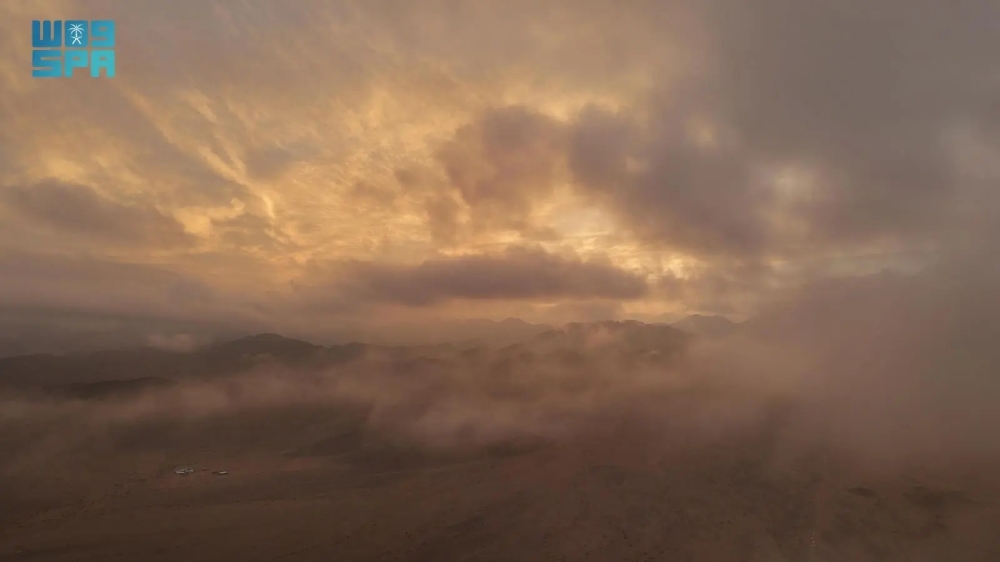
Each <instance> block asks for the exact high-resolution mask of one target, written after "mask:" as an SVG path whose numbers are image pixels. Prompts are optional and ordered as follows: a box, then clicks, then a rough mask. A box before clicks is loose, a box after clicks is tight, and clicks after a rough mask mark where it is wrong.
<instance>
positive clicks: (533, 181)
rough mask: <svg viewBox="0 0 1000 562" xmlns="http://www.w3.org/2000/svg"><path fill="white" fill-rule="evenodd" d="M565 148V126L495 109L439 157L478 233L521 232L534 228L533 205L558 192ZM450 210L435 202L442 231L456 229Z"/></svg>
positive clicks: (432, 212) (433, 213)
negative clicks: (492, 230)
mask: <svg viewBox="0 0 1000 562" xmlns="http://www.w3.org/2000/svg"><path fill="white" fill-rule="evenodd" d="M563 145H564V141H563V130H562V127H561V126H560V125H559V124H557V123H555V122H553V121H552V120H551V119H549V118H547V117H545V116H543V115H541V114H539V113H537V112H535V111H532V110H530V109H529V108H525V107H520V106H512V107H504V108H496V109H491V110H489V111H487V112H486V113H485V114H483V116H482V118H481V119H480V120H478V121H476V122H474V123H471V124H469V125H467V126H465V127H462V128H461V129H459V130H458V131H457V132H456V133H455V136H454V138H453V139H451V140H450V141H449V142H447V143H446V144H445V145H444V146H442V147H441V149H440V150H439V151H438V154H437V158H438V161H439V163H440V165H441V167H442V168H443V169H444V172H445V174H446V175H447V177H448V180H449V184H448V187H449V188H451V189H454V191H455V192H456V194H457V196H458V197H459V198H460V199H461V200H462V201H463V202H464V203H466V204H467V205H468V207H469V208H470V210H471V213H472V222H473V227H474V228H501V229H502V228H511V229H515V230H521V229H530V224H529V218H530V217H529V215H530V213H531V210H532V205H533V204H534V203H535V202H537V201H539V200H543V199H545V198H546V197H549V196H550V195H551V194H552V192H553V189H554V187H555V183H556V180H557V173H558V164H559V162H560V157H561V156H562V154H563V152H564V149H563ZM404 177H405V176H404ZM447 205H448V204H447V202H446V201H442V200H441V199H435V200H434V201H433V202H432V204H431V205H430V207H429V209H428V210H429V216H430V219H431V223H432V228H433V229H435V230H436V231H438V232H446V233H447V232H450V230H451V229H452V228H453V227H452V226H449V225H448V223H449V222H454V221H455V213H452V212H445V210H444V209H445V208H446V207H447ZM442 223H443V224H442Z"/></svg>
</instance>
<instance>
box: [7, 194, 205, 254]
mask: <svg viewBox="0 0 1000 562" xmlns="http://www.w3.org/2000/svg"><path fill="white" fill-rule="evenodd" d="M0 201H2V202H3V203H4V204H5V205H6V206H7V207H8V209H9V210H10V211H11V212H13V213H15V214H16V215H18V216H19V217H20V218H21V219H26V220H29V221H36V222H38V223H41V224H44V225H46V226H48V227H50V228H53V229H56V230H59V231H62V232H64V233H66V234H67V235H71V236H85V237H93V238H97V239H101V240H102V241H104V242H110V243H112V244H116V245H117V244H126V245H132V244H138V245H148V246H163V247H170V246H178V245H184V244H187V243H190V242H191V240H190V237H189V236H188V235H187V233H186V232H185V231H184V227H183V226H182V225H181V224H180V223H179V222H178V221H177V220H176V219H174V218H173V217H172V216H170V215H167V214H164V213H163V212H161V211H159V210H158V209H156V208H155V207H152V206H150V205H142V204H136V205H129V204H125V203H120V202H117V201H114V200H111V199H108V198H106V197H103V196H102V195H100V194H98V193H97V192H96V191H94V190H93V189H92V188H90V187H88V186H85V185H75V184H69V183H64V182H59V181H56V180H48V181H43V182H40V183H37V184H34V185H30V186H14V187H7V188H4V189H3V190H2V191H0Z"/></svg>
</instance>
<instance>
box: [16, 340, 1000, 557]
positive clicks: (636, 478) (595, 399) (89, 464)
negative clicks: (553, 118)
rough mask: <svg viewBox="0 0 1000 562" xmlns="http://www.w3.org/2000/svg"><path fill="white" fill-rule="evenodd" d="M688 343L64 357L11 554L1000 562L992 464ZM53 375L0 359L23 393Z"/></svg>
mask: <svg viewBox="0 0 1000 562" xmlns="http://www.w3.org/2000/svg"><path fill="white" fill-rule="evenodd" d="M693 340H696V338H693V337H692V336H690V335H689V334H685V333H683V332H680V331H679V330H674V329H672V328H669V327H653V326H648V325H641V324H638V323H605V324H603V325H580V326H577V327H575V328H574V329H568V330H564V331H554V332H551V333H547V334H543V335H541V336H537V337H535V338H533V339H531V340H530V341H529V342H527V343H525V344H519V345H513V346H507V347H503V348H500V349H493V350H490V349H478V348H477V349H462V348H452V347H449V346H438V347H433V348H413V349H409V348H391V349H390V348H374V347H371V346H362V347H364V348H365V349H361V348H358V347H355V348H354V349H353V351H350V352H348V350H346V349H341V348H336V347H329V348H324V347H319V346H312V345H310V344H306V343H304V342H296V341H293V340H286V339H284V338H280V337H279V336H268V335H264V336H257V337H255V338H247V339H245V340H240V341H237V342H231V343H228V344H223V345H220V346H215V347H212V348H209V349H206V350H202V351H200V352H197V353H194V354H177V356H176V357H174V356H170V355H169V354H167V355H163V356H161V357H159V359H158V361H159V363H158V364H159V367H157V368H156V369H158V371H156V369H154V368H153V367H152V366H150V367H149V368H147V369H146V372H151V371H156V372H158V374H159V375H162V376H163V377H162V378H148V379H141V378H138V379H135V378H134V379H126V378H124V377H118V378H114V379H111V381H112V382H108V381H107V380H103V381H102V380H99V379H101V378H102V373H104V374H105V375H115V374H116V373H117V371H116V370H115V369H124V370H125V371H129V370H131V369H133V368H136V366H135V365H129V363H128V361H124V362H117V363H116V362H111V361H108V360H107V354H105V355H102V356H100V357H98V358H96V359H95V357H96V356H93V355H91V356H79V357H70V358H69V359H67V360H66V361H67V365H68V367H67V368H69V369H71V370H73V369H75V371H76V372H87V373H89V375H88V376H90V377H91V378H92V379H95V380H83V381H79V380H77V381H76V382H73V383H68V382H66V381H64V380H61V379H60V377H61V376H62V375H60V373H62V372H63V371H62V370H61V369H60V368H58V367H56V366H54V365H53V364H52V363H51V361H52V359H51V358H49V359H48V361H49V363H46V364H45V366H46V369H47V371H46V372H47V373H48V374H49V376H50V378H52V379H53V380H59V381H60V382H59V383H53V384H50V385H49V386H47V387H45V388H44V389H41V388H38V387H33V386H31V385H28V384H25V383H23V382H22V384H20V385H13V384H10V385H9V386H8V388H7V390H6V393H5V402H4V409H3V415H4V417H3V420H2V425H0V449H2V450H3V451H4V454H3V460H2V462H0V470H2V471H3V473H2V474H3V478H2V480H0V501H2V503H3V506H4V508H3V510H2V511H0V559H2V560H53V561H55V560H219V559H238V560H400V561H403V560H406V561H420V560H426V561H441V560H566V561H577V560H622V561H624V560H636V561H640V560H748V561H750V560H753V561H779V560H781V561H820V560H823V561H848V560H850V561H864V560H872V561H875V560H928V561H931V560H933V561H941V560H963V561H974V560H984V561H985V560H997V559H998V557H1000V533H997V529H998V528H1000V513H998V511H997V509H998V507H997V503H996V500H997V499H998V497H1000V496H998V493H997V492H998V484H1000V478H998V477H997V476H996V475H997V474H1000V472H997V471H996V465H995V464H994V463H992V461H991V460H990V459H989V458H988V457H982V458H975V459H974V458H973V457H971V456H970V457H968V459H969V460H962V461H961V462H958V461H957V460H956V457H951V458H949V459H948V460H947V461H944V460H942V459H941V458H937V459H935V458H933V457H927V456H917V457H913V458H906V457H902V456H899V455H894V456H886V457H884V458H883V457H877V456H872V455H871V454H870V452H868V451H867V450H866V449H863V448H859V447H853V446H852V443H851V442H850V441H845V440H844V439H842V438H838V437H837V433H836V428H832V427H830V426H829V425H824V424H823V423H821V422H820V421H817V420H818V418H817V417H815V416H810V415H808V413H807V412H804V411H802V405H801V404H800V403H797V402H796V401H795V400H793V399H791V398H790V396H791V394H789V393H787V392H778V391H774V392H767V393H761V392H759V391H748V390H747V389H746V388H739V387H737V386H733V385H734V384H735V383H733V382H731V381H725V382H723V381H722V380H721V379H718V378H717V376H716V375H715V374H713V373H712V372H708V371H698V373H697V377H698V379H697V380H693V379H692V377H695V376H696V374H695V372H694V371H693V370H692V368H691V366H690V365H691V360H689V359H687V356H688V349H689V347H690V346H691V345H692V341H693ZM595 342H596V343H595ZM121 353H122V357H124V356H125V355H124V352H121ZM130 353H133V354H135V353H136V352H134V351H133V352H130ZM227 354H228V355H227ZM213 356H214V357H215V358H216V359H215V360H214V362H213V361H212V360H210V357H213ZM87 357H90V358H89V359H87ZM220 357H228V361H229V367H230V368H229V369H228V371H227V370H225V369H222V362H221V361H222V359H219V358H220ZM238 358H242V359H243V362H240V361H237V359H238ZM133 359H134V358H133ZM147 359H148V358H147ZM98 360H99V362H100V364H101V365H104V367H103V370H102V369H98V368H97V367H93V362H94V361H98ZM41 361H43V359H41V358H37V357H36V358H34V359H33V360H29V359H25V358H17V359H16V360H15V359H6V360H0V362H2V363H3V365H4V366H5V375H6V379H7V380H8V382H10V381H12V380H18V376H19V373H20V374H22V375H23V374H24V373H26V372H29V371H30V369H28V367H26V365H30V364H31V363H39V362H41ZM88 361H90V363H88ZM170 361H177V364H176V368H177V369H178V371H177V372H176V373H175V376H171V375H170V369H171V368H172V367H169V364H170ZM195 364H203V365H204V364H210V365H211V366H212V367H211V368H212V372H213V373H214V374H212V375H210V374H208V372H207V371H206V372H201V373H199V372H198V371H197V369H195V368H194V367H192V365H195ZM115 366H117V367H115ZM88 369H90V370H89V371H88ZM140 370H141V369H140ZM542 373H545V374H547V378H546V379H542V378H541V374H542ZM118 374H120V373H118ZM623 377H630V380H631V381H632V382H630V383H627V382H623V381H624V380H625V379H624V378H623ZM713 377H714V378H713ZM668 381H671V382H669V383H668ZM612 383H614V384H612ZM390 389H392V391H391V392H390ZM876 459H877V460H876ZM183 468H190V469H192V470H193V471H192V472H190V473H187V474H178V473H177V471H178V470H179V469H183ZM220 471H223V472H224V474H220V473H219V472H220Z"/></svg>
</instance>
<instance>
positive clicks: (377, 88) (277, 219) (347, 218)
mask: <svg viewBox="0 0 1000 562" xmlns="http://www.w3.org/2000/svg"><path fill="white" fill-rule="evenodd" d="M36 4H37V5H35V4H33V6H32V8H31V10H28V9H26V8H23V7H19V6H17V5H16V4H9V5H4V6H3V8H0V12H2V14H0V21H3V22H4V23H2V24H0V28H2V30H3V31H4V33H3V34H0V54H2V55H3V56H0V80H2V81H3V83H4V85H5V87H4V88H3V89H2V92H0V185H5V186H14V187H11V188H10V189H4V192H3V194H2V202H0V206H2V207H3V211H4V212H5V214H4V221H3V224H0V228H2V229H3V234H4V237H3V238H4V240H3V245H4V247H5V248H10V249H13V250H16V251H21V252H25V253H30V252H39V253H41V254H54V253H59V252H69V251H76V250H78V249H80V250H86V251H87V252H88V253H89V255H92V256H93V257H94V258H95V259H99V260H104V261H109V262H115V261H123V262H140V261H143V260H148V259H152V258H149V257H148V256H147V255H146V254H148V253H149V252H151V251H155V254H156V259H157V260H158V261H159V263H160V266H161V267H162V268H163V269H164V270H170V271H178V272H180V271H183V272H186V273H185V275H187V274H188V273H191V274H192V275H193V276H194V277H197V278H199V279H203V280H205V281H204V283H205V284H206V285H208V286H210V287H212V288H213V289H215V291H216V293H217V294H218V295H223V296H220V297H219V298H221V299H223V300H225V297H224V295H225V294H226V292H227V290H228V287H229V285H231V284H234V283H236V282H237V281H238V282H239V284H240V285H241V287H242V288H243V289H244V290H246V291H248V292H254V291H256V292H257V294H256V296H255V299H256V300H257V301H260V302H267V301H269V300H270V298H271V295H273V294H278V295H282V297H281V299H284V298H286V297H287V295H285V293H286V292H287V284H288V282H289V280H291V279H299V281H300V283H305V282H306V281H305V280H303V279H302V278H301V277H302V275H303V274H304V273H303V272H304V270H306V269H308V268H307V266H305V265H303V264H308V263H316V262H336V263H358V264H367V265H357V266H354V267H355V271H353V272H351V271H350V268H347V270H348V273H349V275H347V277H345V279H351V278H354V279H362V280H368V279H371V280H374V281H378V282H379V283H383V284H384V287H383V288H381V289H372V290H371V291H369V292H368V293H365V292H364V291H361V290H360V289H351V290H352V291H354V293H352V294H358V295H361V294H363V295H365V298H368V297H371V298H372V299H373V300H375V301H379V302H386V303H391V302H396V303H397V304H399V303H414V302H422V303H433V305H431V304H427V305H425V306H422V307H410V308H422V309H423V310H425V311H427V313H428V314H430V313H432V312H439V311H441V310H442V308H444V307H448V306H451V305H450V304H449V303H450V302H451V301H452V300H453V299H451V298H450V296H449V295H450V294H451V292H450V291H448V290H446V289H442V290H441V291H440V292H436V291H433V290H429V289H421V290H414V291H413V292H412V294H411V293H407V289H406V287H408V286H411V285H412V286H419V285H421V279H425V278H428V279H429V278H433V279H439V278H441V279H446V280H448V281H449V282H450V281H451V280H452V279H453V278H454V277H457V274H450V273H449V274H447V275H446V274H445V273H441V272H439V270H442V271H443V270H446V269H447V267H446V266H444V265H433V264H438V262H447V261H448V260H442V259H441V258H440V257H439V256H441V255H442V254H449V255H466V256H477V255H478V256H482V257H481V258H476V259H481V261H483V262H490V260H494V259H497V260H498V261H497V263H496V264H495V265H491V266H490V267H494V268H495V269H491V270H489V271H490V274H491V275H493V277H495V278H496V279H501V280H503V279H508V280H507V281H504V284H501V285H502V286H503V287H508V288H510V289H509V290H508V289H492V288H490V289H482V290H480V291H478V292H477V291H474V290H472V289H468V288H465V289H461V290H457V291H456V294H457V295H470V296H469V298H467V299H465V300H466V301H468V302H466V303H465V304H466V305H467V306H469V307H472V309H470V310H468V314H470V315H480V314H483V313H484V312H485V311H490V313H491V314H492V313H494V312H497V311H498V310H499V308H500V307H501V306H509V308H510V310H521V309H520V308H518V307H519V306H521V304H523V303H521V302H519V300H520V299H528V300H533V301H537V300H540V299H549V298H553V299H555V298H563V297H557V296H558V295H564V296H565V300H567V302H564V303H562V304H563V305H564V306H561V307H559V308H558V310H561V311H565V313H566V314H567V318H565V319H566V320H570V319H572V318H570V317H569V316H571V315H572V314H573V313H572V312H571V311H573V310H580V311H586V310H588V309H589V307H590V306H591V303H589V302H577V303H573V302H568V301H572V300H573V299H577V300H581V301H589V300H592V299H595V298H598V297H597V296H595V295H600V297H599V298H606V299H608V300H612V301H613V300H615V299H621V300H623V301H624V300H628V301H629V302H628V305H629V308H628V311H641V312H642V313H643V314H646V313H648V314H650V315H656V314H659V313H662V312H663V311H664V310H670V311H671V312H677V313H681V312H683V311H684V310H685V309H687V310H689V311H695V310H697V311H701V312H712V311H716V312H722V311H727V313H729V312H731V313H733V314H741V315H745V314H749V313H751V312H753V308H754V307H755V306H756V305H757V303H760V302H762V301H764V300H766V297H767V296H768V294H769V293H770V292H772V291H783V290H785V289H787V288H789V287H791V286H794V285H795V284H797V283H801V282H803V281H804V280H808V279H814V278H822V277H824V276H829V275H833V274H837V275H840V274H843V273H854V274H859V273H866V272H870V271H872V270H876V271H877V270H878V269H880V268H883V267H887V268H897V269H898V268H903V267H906V268H916V267H923V266H927V265H928V264H932V263H934V262H935V261H941V260H942V259H943V258H946V257H947V256H948V255H949V254H952V253H955V252H958V251H960V250H961V248H962V247H964V246H968V245H972V246H979V245H981V244H982V243H983V242H982V241H983V240H985V239H987V238H989V237H990V235H991V233H992V234H995V232H994V231H992V230H991V229H990V228H988V227H986V226H985V225H986V224H987V223H988V222H989V221H990V220H991V217H992V216H994V215H995V214H996V209H997V208H998V206H1000V201H998V200H997V197H996V195H995V194H994V192H995V189H992V185H993V184H994V183H995V182H996V180H997V179H998V178H1000V171H998V170H997V168H996V166H995V164H993V162H994V161H996V159H997V158H996V157H997V154H1000V126H998V125H997V124H998V123H1000V118H998V115H1000V112H998V110H997V107H998V106H997V103H996V100H995V95H994V93H995V91H996V78H995V71H994V67H995V64H994V61H993V60H992V59H991V58H990V55H989V53H992V52H995V51H996V50H997V47H998V46H1000V45H998V43H1000V39H998V37H997V35H996V34H995V33H994V32H993V30H992V28H991V23H992V22H994V21H996V19H997V10H998V9H997V7H996V6H995V3H993V2H988V1H987V0H965V1H962V2H959V3H958V4H956V5H955V6H944V7H943V6H940V5H939V4H938V3H935V2H932V1H931V0H915V1H913V2H903V1H902V0H885V1H882V2H877V3H874V4H873V3H870V2H868V3H862V2H856V1H854V0H850V1H848V2H846V3H845V2H833V1H832V0H820V1H817V2H809V3H802V2H795V1H793V0H763V1H762V2H759V3H755V4H754V5H753V7H752V8H751V7H748V6H745V5H744V4H743V3H740V2H738V1H736V0H708V1H707V2H695V1H694V0H682V1H679V2H671V3H668V4H664V3H658V4H657V3H633V4H629V5H628V6H622V5H621V3H616V2H612V1H610V0H584V1H581V2H576V3H574V4H573V5H572V6H569V5H565V6H564V5H558V4H556V5H543V4H539V3H537V2H529V1H520V0H518V1H514V2H483V3H477V4H475V5H474V6H473V5H469V6H462V7H460V8H455V7H454V6H451V5H450V4H448V3H447V2H444V3H442V2H420V3H412V2H399V1H395V0H392V1H390V0H384V1H382V0H379V1H373V2H366V3H353V2H333V3H329V2H316V1H304V2H300V3H296V5H295V6H294V7H287V8H281V9H277V8H275V7H274V6H273V5H272V4H270V3H268V2H264V1H259V0H254V1H250V2H244V3H240V4H238V5H236V4H233V5H230V4H226V3H222V2H213V1H208V2H203V1H194V0H181V1H177V2H171V3H166V4H164V3H161V2H149V1H136V2H128V3H114V2H107V1H106V0H94V1H80V2H70V3H69V4H66V3H63V2H51V3H44V2H43V3H36ZM68 7H72V8H73V10H71V11H78V12H80V13H84V12H87V13H90V12H93V13H97V12H100V13H102V14H105V15H107V17H113V18H116V19H117V20H118V21H119V22H120V23H119V34H120V39H121V49H123V56H122V57H120V60H119V72H118V76H117V77H116V78H115V79H114V80H80V81H74V82H73V84H72V85H71V86H72V87H70V84H69V83H68V82H66V81H42V80H34V79H31V78H30V77H29V75H27V74H26V70H25V67H24V64H25V63H24V61H26V60H29V59H30V55H29V54H28V51H29V50H30V31H29V30H30V20H31V19H33V18H36V17H53V18H56V17H65V13H66V9H68ZM168 46H169V48H167V47H168ZM126 51H127V53H128V55H127V56H124V53H125V52H126ZM261 68H264V69H267V71H266V72H260V69H261ZM69 207H76V209H75V211H74V214H72V215H69V216H66V215H62V214H60V213H61V211H60V209H62V208H69ZM180 225H183V226H180ZM185 233H187V234H185ZM193 242H197V243H193ZM533 243H538V244H542V245H543V246H544V247H546V248H547V249H549V250H551V249H552V247H553V246H554V245H555V244H556V243H558V245H560V246H561V247H569V248H571V249H572V250H573V251H574V252H576V253H577V254H578V255H580V256H582V258H581V259H582V260H587V259H590V258H593V257H595V256H607V257H608V260H609V261H610V262H611V264H612V265H611V266H609V267H611V268H612V269H615V270H618V271H620V272H621V274H622V275H625V276H629V275H632V276H635V277H645V276H647V275H648V276H650V277H651V278H652V277H657V276H658V277H660V278H663V279H664V281H663V282H662V283H660V284H659V285H657V287H656V288H655V289H654V290H650V291H647V292H641V291H638V292H637V291H632V290H626V289H622V288H618V289H613V290H599V289H596V288H592V289H585V288H581V287H573V286H572V285H571V284H568V283H564V284H563V285H560V284H559V283H557V282H555V281H545V282H541V284H540V285H538V286H546V283H548V284H549V285H551V286H552V287H553V288H551V289H545V290H543V289H538V292H537V293H535V292H532V291H531V290H529V289H527V288H521V289H517V290H515V289H514V287H515V286H516V283H514V282H513V281H511V280H509V277H511V276H513V275H516V274H520V270H519V269H518V268H519V267H522V266H523V265H524V264H523V263H522V262H523V260H519V259H506V258H505V259H498V258H495V256H502V255H504V251H505V249H506V248H508V247H510V248H516V247H519V246H523V245H525V244H533ZM489 256H494V257H489ZM463 259H469V260H470V263H471V262H472V261H475V260H474V259H473V258H463ZM414 263H427V264H432V265H426V266H420V267H416V266H413V265H411V264H414ZM421 267H422V268H423V269H421ZM449 267H450V266H449ZM475 267H484V266H481V265H476V266H475ZM502 267H509V268H511V269H510V273H508V274H502V272H500V268H502ZM546 267H547V266H546ZM305 275H306V277H308V272H306V273H305ZM352 276H353V277H352ZM449 276H450V277H449ZM553 276H554V277H558V275H556V274H553ZM582 277H586V275H583V276H582ZM390 279H395V280H399V279H403V281H392V282H390V281H389V280H390ZM536 280H537V279H536ZM309 282H310V283H311V280H310V281H309ZM397 282H398V283H402V287H403V288H401V289H399V290H400V291H401V296H400V297H399V298H396V299H392V298H390V297H388V296H386V295H385V294H384V293H386V292H388V291H389V289H388V288H386V287H396V285H395V283H397ZM470 282H472V281H470ZM475 282H476V283H480V282H482V283H484V286H485V287H493V286H494V285H490V284H489V283H487V281H485V280H484V281H475ZM358 283H360V281H358ZM456 284H457V285H459V286H460V285H461V284H460V283H456ZM528 285H530V283H528ZM626 285H627V284H625V285H622V287H625V286H626ZM443 286H445V287H447V284H444V285H443ZM609 286H615V285H614V283H610V285H609ZM507 293H509V294H510V295H511V299H513V300H510V301H509V302H505V301H504V300H503V298H502V297H501V296H500V295H505V294H507ZM491 294H495V295H498V296H483V295H491ZM636 295H638V296H636ZM287 298H292V297H287ZM463 298H464V297H463ZM281 299H278V300H281ZM292 300H294V298H293V299H292ZM334 302H336V303H337V306H332V304H331V303H334ZM364 302H366V301H365V300H364V299H361V300H359V303H364ZM285 304H286V303H285V301H281V306H285ZM327 304H331V306H330V308H328V309H326V314H327V315H328V316H329V317H328V318H327V320H328V321H330V322H336V321H337V318H336V316H337V315H338V314H347V313H348V312H351V311H352V310H355V311H356V309H357V306H355V305H357V304H358V303H351V302H348V301H345V300H339V301H338V300H336V299H333V298H332V297H331V299H330V300H328V301H327ZM549 304H551V303H546V305H549ZM619 304H620V303H619ZM632 305H634V307H633V306H632ZM602 306H603V305H602ZM607 306H608V307H609V310H610V309H614V308H615V306H616V305H615V303H613V302H612V303H608V304H607ZM438 307H442V308H438ZM290 308H292V309H295V307H294V306H291V307H290ZM296 310H297V309H296ZM553 310H556V309H555V308H553ZM497 313H498V314H500V315H501V316H506V315H507V314H502V313H499V312H497ZM581 314H583V312H581ZM622 314H626V312H625V311H622ZM587 316H588V317H589V314H587ZM275 320H276V321H279V320H283V319H279V318H275Z"/></svg>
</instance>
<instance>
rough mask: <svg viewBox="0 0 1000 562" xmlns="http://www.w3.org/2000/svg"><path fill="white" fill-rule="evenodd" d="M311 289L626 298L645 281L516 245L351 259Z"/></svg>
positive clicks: (434, 297) (414, 296) (427, 299)
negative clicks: (488, 251)
mask: <svg viewBox="0 0 1000 562" xmlns="http://www.w3.org/2000/svg"><path fill="white" fill-rule="evenodd" d="M316 290H318V291H324V290H325V291H327V294H328V296H329V297H330V298H334V297H337V298H343V299H347V300H349V301H355V302H356V301H358V300H361V301H370V302H375V303H379V302H381V303H394V304H403V305H410V306H427V305H432V304H436V303H439V302H442V301H447V300H452V299H470V300H495V299H500V300H537V299H560V298H575V299H600V298H608V299H622V300H627V299H637V298H640V297H643V296H645V295H646V293H647V286H646V282H645V281H644V280H643V279H642V278H641V277H639V276H637V275H634V274H632V273H628V272H625V271H623V270H620V269H617V268H615V267H614V266H612V265H611V264H608V263H599V262H587V261H581V260H577V259H571V258H564V257H559V256H555V255H552V254H548V253H545V252H543V251H540V250H533V249H521V248H515V249H509V250H507V251H506V252H505V253H503V254H501V255H472V256H461V257H451V258H437V259H432V260H428V261H425V262H423V263H421V264H419V265H391V264H384V263H377V262H351V263H349V264H346V265H345V266H343V267H341V268H340V269H339V270H338V271H337V272H336V273H335V278H334V279H333V280H332V281H331V282H330V283H329V284H328V285H325V286H323V285H321V286H319V287H316ZM319 298H323V297H322V296H320V297H319Z"/></svg>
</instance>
